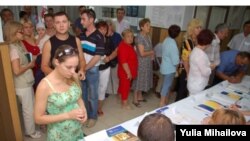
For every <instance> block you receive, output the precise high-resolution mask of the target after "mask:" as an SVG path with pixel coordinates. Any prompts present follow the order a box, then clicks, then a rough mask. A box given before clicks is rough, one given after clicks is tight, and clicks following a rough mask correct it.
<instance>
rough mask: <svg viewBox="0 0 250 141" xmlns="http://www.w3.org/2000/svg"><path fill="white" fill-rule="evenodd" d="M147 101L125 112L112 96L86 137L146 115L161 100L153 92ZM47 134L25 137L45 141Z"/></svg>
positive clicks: (87, 131)
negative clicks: (37, 137)
mask: <svg viewBox="0 0 250 141" xmlns="http://www.w3.org/2000/svg"><path fill="white" fill-rule="evenodd" d="M145 97H146V99H147V102H146V103H141V105H142V107H140V108H137V107H135V106H134V105H132V104H131V105H132V107H133V110H123V109H121V106H120V102H119V101H118V99H117V96H116V95H110V96H109V97H108V98H107V99H106V101H105V104H104V107H103V112H104V115H103V116H101V117H99V118H98V121H97V123H96V125H95V126H94V127H92V128H86V127H83V130H84V133H85V134H86V135H90V134H93V133H95V132H98V131H100V130H103V129H108V128H110V127H113V126H115V125H117V124H120V123H123V122H125V121H127V120H129V119H132V118H135V117H137V116H139V115H142V114H144V113H145V112H147V111H152V110H154V109H156V108H157V107H158V104H159V100H160V99H158V98H157V97H156V96H155V95H154V94H153V93H152V92H149V93H148V94H145ZM129 99H130V102H131V101H132V93H131V94H130V97H129ZM174 99H175V95H172V96H171V100H170V103H171V102H172V101H173V100H174ZM45 140H46V134H44V133H43V136H42V138H40V139H31V138H29V137H25V141H45Z"/></svg>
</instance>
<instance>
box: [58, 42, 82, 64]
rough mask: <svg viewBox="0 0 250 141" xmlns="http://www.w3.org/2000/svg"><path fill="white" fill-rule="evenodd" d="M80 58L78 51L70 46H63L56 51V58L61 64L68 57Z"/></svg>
mask: <svg viewBox="0 0 250 141" xmlns="http://www.w3.org/2000/svg"><path fill="white" fill-rule="evenodd" d="M72 56H78V51H77V49H75V48H73V47H72V46H70V45H66V44H65V45H61V46H59V47H58V48H57V49H56V52H55V55H54V58H55V59H57V60H58V61H59V63H62V62H64V61H65V60H66V59H67V58H68V57H72Z"/></svg>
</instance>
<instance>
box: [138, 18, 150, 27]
mask: <svg viewBox="0 0 250 141" xmlns="http://www.w3.org/2000/svg"><path fill="white" fill-rule="evenodd" d="M146 23H150V19H148V18H144V19H141V20H140V21H139V27H140V29H141V27H143V26H144V25H145V24H146Z"/></svg>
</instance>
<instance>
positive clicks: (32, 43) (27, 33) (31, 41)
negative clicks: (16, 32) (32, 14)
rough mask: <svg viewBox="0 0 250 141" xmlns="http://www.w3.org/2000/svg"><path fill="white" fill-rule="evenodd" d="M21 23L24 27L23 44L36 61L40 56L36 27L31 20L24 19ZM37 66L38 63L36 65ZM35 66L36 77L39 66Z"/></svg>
mask: <svg viewBox="0 0 250 141" xmlns="http://www.w3.org/2000/svg"><path fill="white" fill-rule="evenodd" d="M20 23H21V24H22V25H23V40H22V43H23V45H24V46H25V48H26V50H27V51H28V52H30V53H32V55H33V56H34V59H36V58H37V56H38V55H39V54H40V49H39V47H38V45H37V44H36V39H35V36H34V26H33V24H32V22H31V20H25V19H22V20H21V21H20ZM36 64H37V63H36ZM36 64H35V67H34V68H33V73H34V75H35V74H36V72H37V70H38V68H39V67H38V65H36Z"/></svg>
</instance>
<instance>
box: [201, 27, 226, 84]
mask: <svg viewBox="0 0 250 141" xmlns="http://www.w3.org/2000/svg"><path fill="white" fill-rule="evenodd" d="M228 32H229V27H228V26H227V24H225V23H221V24H218V25H217V26H216V27H215V33H214V35H215V39H213V41H212V44H211V46H210V47H208V48H207V49H206V50H205V52H206V54H207V56H208V58H209V61H210V63H212V64H215V65H216V66H218V65H219V64H220V42H221V41H222V40H224V39H225V38H226V37H227V36H228ZM214 75H215V71H212V73H211V75H210V78H209V82H208V85H209V86H211V85H212V83H213V79H214Z"/></svg>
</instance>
